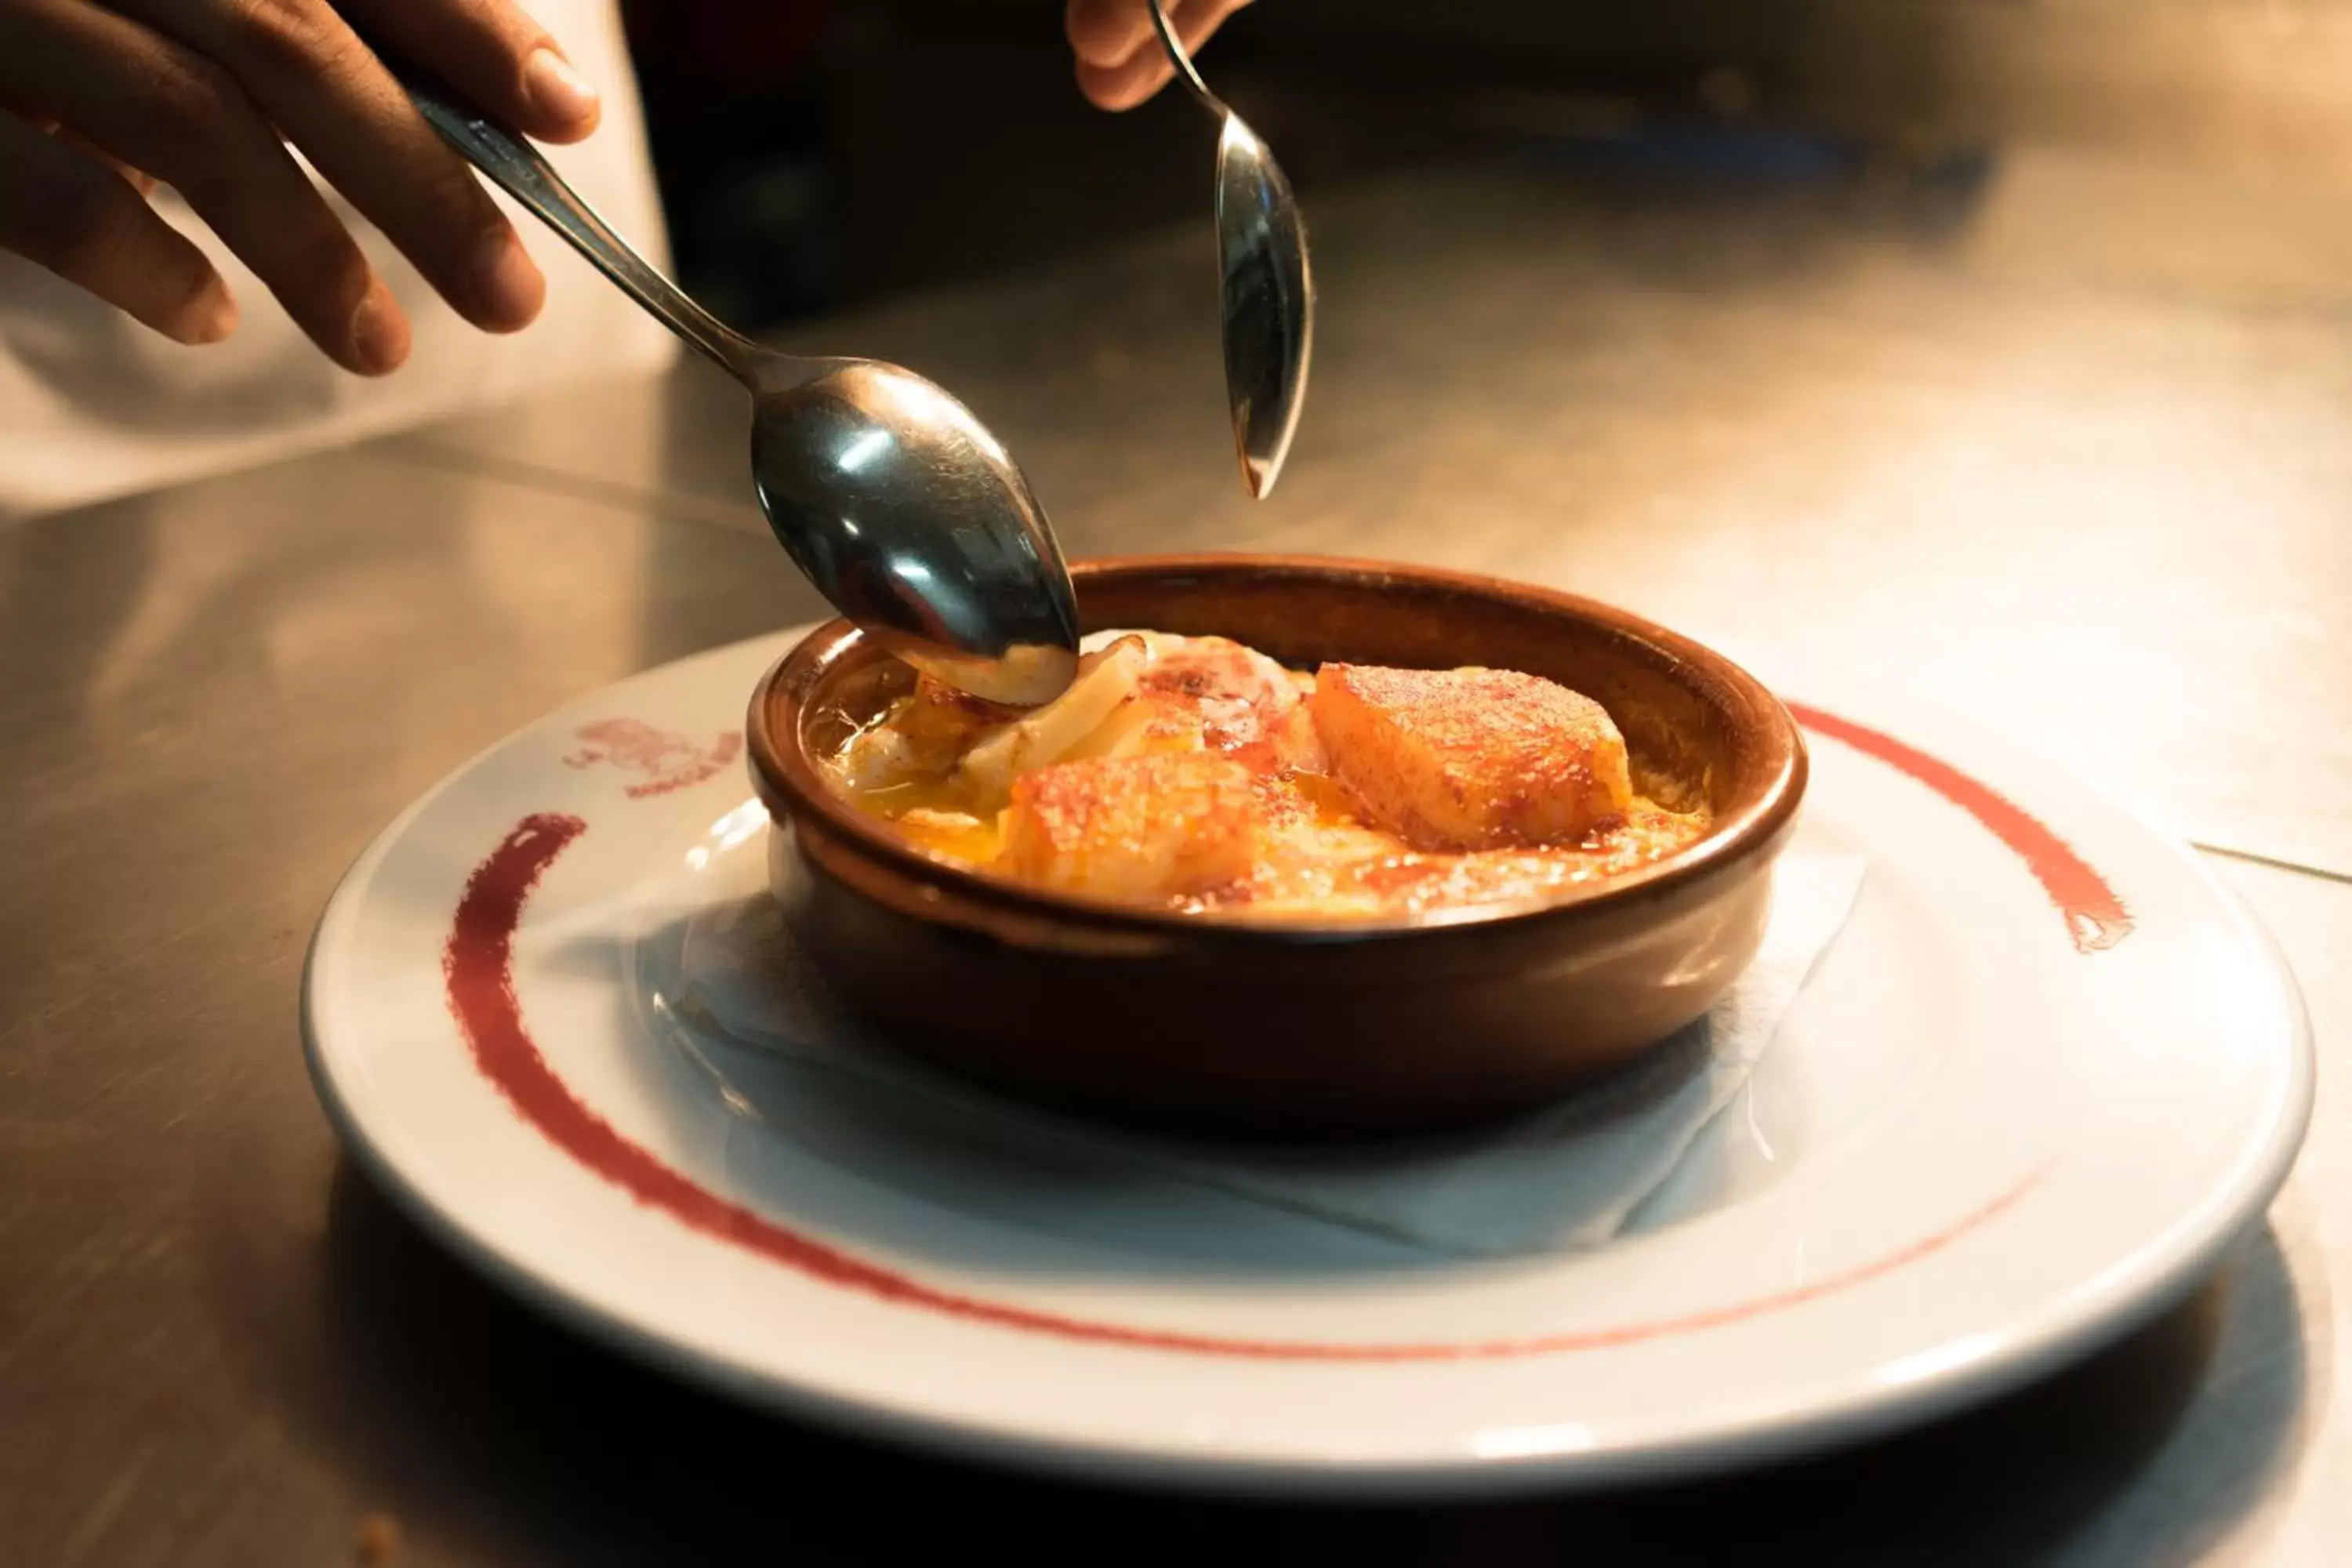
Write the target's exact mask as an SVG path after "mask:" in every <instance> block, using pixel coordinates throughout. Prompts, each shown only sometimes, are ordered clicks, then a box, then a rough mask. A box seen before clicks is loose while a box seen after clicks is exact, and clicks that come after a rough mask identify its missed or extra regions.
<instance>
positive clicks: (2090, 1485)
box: [286, 1162, 2306, 1564]
mask: <svg viewBox="0 0 2352 1568" xmlns="http://www.w3.org/2000/svg"><path fill="white" fill-rule="evenodd" d="M323 1257H324V1267H325V1269H326V1276H327V1277H326V1279H325V1281H324V1286H325V1289H324V1295H323V1300H322V1301H321V1308H322V1310H323V1312H324V1315H325V1318H326V1325H325V1326H326V1330H327V1333H328V1354H327V1365H326V1368H325V1369H324V1371H325V1372H326V1373H327V1375H326V1376H325V1377H324V1378H322V1379H306V1380H303V1382H302V1384H301V1386H300V1387H299V1388H294V1389H289V1390H287V1391H286V1393H287V1394H288V1396H289V1402H290V1404H291V1405H292V1406H293V1414H295V1415H298V1416H308V1417H309V1418H310V1423H311V1425H313V1426H314V1427H315V1428H316V1436H318V1437H320V1439H321V1440H328V1441H331V1443H332V1444H333V1445H336V1446H341V1445H351V1446H354V1447H356V1448H357V1450H358V1451H357V1452H356V1453H355V1454H354V1455H352V1460H353V1462H354V1463H355V1466H356V1468H359V1469H361V1470H362V1472H363V1473H365V1474H367V1475H368V1476H369V1477H370V1478H371V1480H372V1482H374V1483H377V1484H378V1485H379V1486H380V1488H381V1492H382V1495H383V1496H384V1498H385V1502H386V1506H387V1507H391V1508H393V1509H394V1511H395V1512H397V1513H400V1514H402V1515H403V1522H404V1525H405V1527H406V1529H407V1532H408V1534H409V1536H410V1538H411V1539H412V1540H414V1541H415V1542H417V1544H418V1545H419V1547H421V1548H424V1549H425V1550H426V1551H427V1552H446V1553H447V1554H449V1555H451V1556H453V1557H455V1556H460V1555H467V1554H476V1553H478V1554H479V1555H480V1556H482V1557H483V1558H484V1559H486V1560H488V1559H496V1560H499V1561H509V1560H510V1561H518V1562H561V1563H578V1564H600V1563H652V1562H660V1563H672V1562H680V1563H683V1562H707V1561H716V1560H719V1559H721V1558H727V1559H730V1560H731V1559H733V1558H734V1557H736V1556H739V1555H742V1554H746V1553H749V1552H758V1553H760V1554H761V1555H762V1556H769V1555H773V1556H787V1555H789V1556H794V1557H799V1558H801V1559H803V1560H826V1559H827V1558H829V1557H831V1556H833V1555H835V1554H836V1553H843V1552H847V1551H849V1550H852V1549H854V1550H856V1552H857V1553H858V1555H859V1556H860V1557H861V1558H865V1559H867V1560H871V1561H879V1562H897V1561H911V1560H915V1559H914V1556H913V1554H914V1553H917V1552H923V1553H926V1554H928V1553H930V1552H954V1553H955V1554H957V1555H958V1556H959V1557H968V1556H970V1555H971V1553H972V1552H973V1550H974V1548H975V1547H976V1546H978V1545H980V1544H982V1543H992V1542H1003V1543H1006V1544H1016V1543H1017V1545H1018V1546H1019V1548H1020V1550H1021V1552H1022V1553H1023V1555H1024V1558H1027V1559H1030V1560H1037V1559H1043V1560H1045V1561H1055V1560H1062V1559H1072V1560H1086V1561H1099V1560H1100V1557H1101V1555H1102V1553H1103V1551H1104V1548H1105V1543H1107V1542H1122V1543H1123V1542H1138V1541H1143V1540H1150V1541H1151V1542H1153V1543H1154V1544H1155V1545H1157V1546H1159V1547H1160V1548H1162V1549H1163V1550H1164V1551H1165V1552H1169V1553H1177V1552H1193V1551H1198V1552H1208V1551H1231V1550H1233V1548H1234V1546H1235V1545H1236V1544H1237V1543H1243V1542H1246V1543H1247V1544H1248V1546H1249V1547H1250V1548H1251V1549H1252V1554H1253V1555H1255V1556H1265V1557H1268V1558H1271V1557H1273V1556H1275V1555H1276V1554H1281V1553H1287V1552H1307V1553H1310V1554H1311V1560H1321V1561H1329V1560H1333V1559H1335V1558H1339V1557H1340V1556H1341V1555H1342V1554H1344V1556H1345V1558H1346V1559H1347V1560H1349V1561H1351V1562H1362V1563H1449V1564H1461V1563H1474V1564H1486V1563H1538V1562H1554V1561H1564V1560H1568V1559H1570V1558H1574V1559H1575V1560H1578V1561H1588V1562H1611V1561H1619V1560H1626V1561H1633V1560H1640V1561H1652V1562H1680V1561H1690V1560H1700V1561H1731V1560H1738V1561H1755V1562H1780V1561H1791V1562H1807V1563H1838V1562H1846V1561H1878V1560H1882V1559H1885V1558H1887V1557H1900V1558H1901V1560H1903V1561H1905V1562H1906V1563H1983V1562H2000V1563H2017V1562H2030V1561H2033V1560H2036V1559H2041V1558H2045V1557H2047V1556H2050V1555H2052V1554H2053V1553H2054V1552H2055V1551H2056V1550H2057V1549H2058V1548H2060V1547H2062V1546H2065V1545H2069V1544H2075V1545H2087V1544H2091V1543H2092V1539H2093V1538H2098V1539H2097V1544H2099V1545H2100V1546H2102V1547H2104V1548H2105V1549H2106V1552H2103V1553H2102V1554H2103V1555H2105V1554H2108V1553H2112V1554H2113V1555H2114V1556H2116V1557H2117V1558H2119V1559H2121V1560H2129V1561H2143V1560H2147V1559H2148V1558H2149V1557H2151V1556H2158V1557H2162V1558H2164V1559H2166V1560H2174V1559H2181V1560H2185V1559H2188V1558H2190V1557H2193V1556H2195V1555H2197V1554H2198V1552H2200V1548H2201V1547H2203V1546H2205V1545H2208V1544H2210V1542H2212V1541H2213V1540H2216V1539H2219V1538H2220V1537H2221V1536H2222V1535H2223V1534H2225V1533H2227V1532H2229V1531H2231V1530H2232V1529H2234V1528H2236V1527H2238V1526H2240V1525H2241V1524H2242V1522H2243V1521H2245V1520H2246V1519H2247V1518H2248V1517H2250V1516H2251V1515H2252V1512H2253V1511H2254V1510H2255V1507H2256V1505H2257V1503H2258V1502H2259V1501H2260V1500H2262V1498H2263V1496H2264V1494H2265V1493H2266V1492H2267V1491H2268V1490H2269V1489H2271V1488H2272V1487H2273V1485H2274V1484H2275V1483H2276V1480H2277V1479H2278V1477H2279V1476H2280V1475H2281V1474H2282V1472H2283V1471H2284V1468H2286V1466H2287V1464H2288V1462H2289V1461H2290V1460H2291V1458H2292V1456H2293V1454H2294V1449H2295V1447H2296V1445H2297V1441H2298V1438H2299V1435H2300V1431H2301V1427H2302V1425H2303V1422H2304V1419H2305V1410H2304V1406H2303V1389H2304V1387H2305V1376H2306V1368H2305V1363H2304V1356H2305V1352H2304V1341H2303V1336H2302V1327H2301V1317H2302V1312H2303V1310H2304V1307H2303V1305H2302V1304H2301V1303H2299V1302H2298V1300H2297V1297H2296V1292H2295V1281H2294V1279H2293V1278H2292V1277H2291V1276H2290V1275H2289V1273H2288V1271H2287V1268H2286V1264H2285V1260H2284V1256H2283V1255H2282V1253H2281V1251H2280V1249H2279V1247H2278V1244H2277V1242H2276V1239H2275V1237H2273V1234H2272V1233H2271V1232H2270V1231H2269V1230H2268V1229H2264V1230H2263V1231H2260V1232H2258V1233H2256V1234H2254V1235H2253V1236H2252V1237H2249V1238H2248V1239H2247V1240H2246V1241H2245V1242H2244V1243H2242V1245H2241V1246H2240V1247H2239V1248H2238V1249H2237V1250H2236V1252H2235V1253H2234V1254H2233V1255H2232V1258H2231V1263H2230V1265H2229V1266H2228V1267H2227V1268H2225V1269H2224V1270H2223V1271H2222V1272H2221V1274H2220V1275H2219V1276H2217V1277H2216V1278H2215V1279H2212V1280H2210V1281H2209V1282H2207V1283H2206V1284H2205V1285H2204V1286H2202V1287H2201V1288H2200V1289H2198V1291H2197V1292H2196V1293H2195V1294H2194V1295H2192V1296H2191V1297H2190V1298H2189V1300H2186V1301H2185V1302H2183V1303H2181V1304H2180V1305H2179V1306H2177V1307H2175V1308H2173V1309H2172V1310H2169V1311H2168V1312H2166V1313H2165V1314H2164V1315H2163V1316H2161V1317H2160V1318H2158V1320H2156V1321H2154V1322H2152V1323H2151V1324H2149V1325H2148V1326H2147V1327H2145V1328H2143V1329H2141V1330H2139V1331H2136V1332H2134V1333H2132V1334H2130V1335H2129V1336H2128V1337H2126V1339H2124V1340H2123V1341H2122V1342H2118V1343H2117V1344H2116V1345H2114V1346H2113V1347H2111V1348H2109V1349H2107V1350H2105V1351H2103V1352H2099V1353H2097V1354H2096V1355H2095V1356H2093V1357H2091V1358H2090V1359H2089V1360H2087V1361H2085V1362H2084V1363H2080V1364H2078V1365H2076V1366H2074V1368H2072V1369H2069V1370H2067V1371H2064V1372H2062V1373H2058V1374H2057V1375H2055V1376H2053V1377H2051V1378H2049V1379H2047V1380H2045V1381H2044V1382H2042V1383H2041V1384H2036V1385H2034V1386H2032V1387H2031V1388H2029V1389H2027V1390H2025V1391H2023V1392H2021V1393H2019V1394H2013V1395H2011V1396H2008V1397H2006V1398H2003V1399H2000V1400H1998V1401H1996V1402H1995V1403H1993V1404H1991V1405H1987V1406H1985V1407H1982V1408H1980V1409H1979V1410H1977V1411H1974V1412H1972V1413H1969V1414H1966V1415H1960V1416H1958V1417H1956V1418H1953V1419H1951V1420H1948V1421H1946V1422H1943V1423H1941V1424H1939V1425H1937V1426H1932V1427H1929V1428H1927V1429H1926V1430H1924V1431H1921V1432H1919V1433H1916V1434H1914V1435H1911V1436H1904V1437H1899V1438H1895V1439H1891V1440H1885V1441H1882V1442H1879V1443H1877V1444H1874V1445H1873V1446H1871V1447H1866V1448H1863V1449H1859V1450H1851V1451H1847V1452H1844V1453H1841V1454H1835V1455H1832V1456H1829V1457H1826V1458H1814V1459H1808V1460H1803V1461H1799V1462H1793V1463H1790V1464H1786V1465H1781V1466H1777V1467H1772V1468H1763V1469H1759V1470H1752V1471H1749V1472H1747V1473H1744V1474H1741V1475H1738V1476H1733V1477H1729V1478H1726V1479H1719V1480H1715V1481H1707V1482H1697V1483H1686V1484H1678V1485H1674V1486H1669V1487H1656V1488H1643V1489H1630V1490H1624V1491H1619V1492H1613V1493H1607V1494H1601V1495H1595V1496H1590V1497H1582V1498H1574V1497H1570V1498H1559V1499H1546V1500H1521V1501H1517V1502H1511V1503H1507V1504H1496V1505H1486V1506H1475V1507H1425V1506H1416V1507H1388V1506H1379V1507H1333V1506H1324V1505H1316V1506H1307V1505H1286V1504H1277V1503H1265V1502H1247V1503H1244V1502H1231V1501H1223V1500H1194V1499H1187V1498H1174V1497H1162V1496H1156V1495H1150V1494H1141V1493H1134V1492H1128V1491H1120V1490H1114V1489H1103V1488H1095V1487H1084V1486H1076V1485H1067V1484H1062V1483H1057V1482H1052V1481H1046V1480H1040V1479H1033V1478H1030V1477H1026V1476H1022V1475H1015V1474H1011V1473H1006V1472H1000V1471H996V1470H992V1469H989V1468H982V1467H978V1466H971V1465H966V1464H961V1463H956V1462H950V1461H947V1460H942V1459H934V1458H925V1457H920V1456H917V1455H913V1454H909V1453H904V1452H900V1451H898V1450H895V1449H890V1448H885V1447H877V1446H874V1445H871V1444H868V1443H865V1442H862V1441H858V1440H856V1439H851V1438H846V1437H840V1436H832V1435H830V1434H827V1433H824V1432H821V1431H819V1430H817V1429H815V1428H814V1427H811V1426H806V1425H804V1424H802V1423H800V1422H797V1421H793V1420H790V1419H785V1418H782V1417H775V1416H770V1415H763V1414H761V1413H759V1412H757V1411H755V1410H752V1409H751V1408H749V1407H747V1406H744V1405H739V1404H737V1403H734V1402H732V1401H730V1400H727V1399H724V1398H720V1397H719V1396H716V1395H712V1394H705V1393H703V1392H701V1391H700V1390H698V1389H696V1388H693V1387H690V1386H688V1385H687V1384H682V1383H678V1382H676V1381H673V1380H672V1379H670V1378H668V1377H667V1376H665V1375H663V1374H660V1373H656V1372H653V1371H651V1370H649V1369H646V1368H645V1367H642V1366H640V1365H638V1364H636V1363H634V1362H632V1361H629V1360H626V1359H624V1358H622V1357H619V1356H615V1355H613V1354H610V1353H608V1352H604V1350H602V1349H600V1348H599V1347H597V1346H596V1345H593V1344H592V1343H590V1342H587V1341H586V1340H584V1339H583V1338H581V1337H580V1336H578V1335H577V1334H575V1333H573V1332H572V1331H569V1330H567V1329H564V1328H562V1327H559V1326H557V1325H555V1324H554V1323H553V1322H551V1321H550V1320H548V1319H547V1318H545V1317H543V1316H541V1314H539V1313H538V1312H536V1311H535V1310H530V1309H527V1308H526V1307H524V1306H523V1305H521V1304H520V1303H518V1302H517V1301H515V1300H511V1299H509V1297H507V1296H505V1295H503V1294H502V1293H500V1292H499V1290H497V1289H494V1288H493V1287H491V1286H490V1285H489V1284H488V1283H487V1282H486V1281H484V1280H483V1279H480V1278H479V1277H478V1276H477V1275H475V1274H474V1273H473V1272H472V1271H471V1270H470V1269H468V1268H466V1267H464V1266H463V1265H461V1264H460V1263H459V1262H457V1260H456V1259H455V1258H453V1257H451V1256H450V1255H449V1254H448V1253H446V1252H445V1251H444V1250H443V1249H442V1248H441V1247H439V1246H437V1245H436V1244H435V1243H433V1242H432V1241H430V1240H429V1239H428V1238H426V1237H425V1236H424V1235H423V1233H422V1232H420V1231H419V1230H418V1229H417V1228H416V1227H415V1226H414V1225H413V1224H412V1223H411V1222H410V1221H409V1220H408V1219H407V1218H406V1217H405V1216H404V1215H402V1214H400V1213H398V1212H397V1211H396V1210H395V1209H394V1207H393V1206H392V1205H390V1204H389V1203H388V1202H387V1201H386V1200H385V1199H384V1198H383V1196H382V1195H381V1194H379V1193H378V1192H377V1191H376V1189H375V1188H374V1187H373V1185H372V1184H370V1183H369V1182H368V1181H367V1180H366V1179H365V1178H364V1177H362V1175H361V1174H360V1173H358V1172H357V1171H356V1170H355V1169H354V1168H353V1167H352V1166H351V1165H350V1164H349V1163H348V1162H344V1163H342V1164H341V1166H340V1168H339V1170H338V1172H337V1175H336V1178H335V1181H334V1184H333V1187H332V1190H331V1199H330V1207H329V1213H328V1219H327V1230H326V1237H325V1247H324V1254H323ZM778 1331H779V1332H789V1331H791V1326H790V1325H788V1324H779V1325H778ZM2180 1464H2193V1467H2194V1482H2195V1485H2194V1491H2193V1496H2189V1495H2188V1493H2187V1489H2184V1488H2182V1487H2181V1486H2179V1483H2178V1480H2177V1479H2173V1477H2172V1474H2171V1472H2172V1471H2173V1470H2174V1469H2175V1468H2177V1467H2178V1466H2179V1465H2180ZM2184 1515H2189V1516H2191V1517H2186V1518H2184V1517H2183V1516H2184ZM2117 1536H2121V1537H2122V1539H2116V1538H2115V1537H2117ZM1120 1551H1121V1552H1124V1548H1123V1547H1121V1548H1120Z"/></svg>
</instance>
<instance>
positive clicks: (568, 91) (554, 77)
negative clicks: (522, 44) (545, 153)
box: [522, 47, 597, 125]
mask: <svg viewBox="0 0 2352 1568" xmlns="http://www.w3.org/2000/svg"><path fill="white" fill-rule="evenodd" d="M522 87H523V92H524V93H525V95H527V96H528V97H529V98H530V103H531V107H532V108H534V109H536V110H539V111H540V112H541V114H544V115H546V116H548V117H549V118H550V119H552V120H559V121H562V122H563V123H565V124H567V125H577V124H580V123H581V122H583V121H590V120H593V119H595V118H596V110H597V99H596V89H594V88H593V87H591V86H590V85H589V84H588V79H587V78H586V77H584V76H582V75H581V74H580V73H579V72H578V71H576V70H574V69H572V62H571V61H570V60H567V59H565V58H563V57H562V55H559V54H557V53H556V52H555V51H554V50H553V49H551V48H547V47H540V48H536V49H533V50H532V51H531V52H530V58H529V59H528V60H525V61H524V62H523V68H522Z"/></svg>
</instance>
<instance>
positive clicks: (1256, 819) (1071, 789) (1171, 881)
mask: <svg viewBox="0 0 2352 1568" xmlns="http://www.w3.org/2000/svg"><path fill="white" fill-rule="evenodd" d="M1260 796H1261V786H1260V782H1259V780H1258V778H1257V775H1255V774H1254V773H1251V771H1250V770H1249V769H1248V768H1246V767H1244V765H1243V764H1241V763H1236V762H1234V761H1232V760H1231V759H1230V758H1226V757H1221V756H1218V755H1217V754H1216V753H1214V752H1162V753H1157V754H1151V755H1145V756H1134V757H1097V758H1092V759H1089V760H1087V761H1085V762H1076V763H1058V764H1056V765H1055V766H1053V767H1049V768H1043V769H1040V770H1039V771H1037V772H1036V773H1028V774H1025V775H1024V776H1023V777H1021V778H1020V779H1018V780H1015V781H1014V783H1013V804H1012V805H1011V806H1010V807H1009V808H1008V809H1007V810H1006V812H1005V814H1004V851H1003V857H1002V858H1001V859H1000V860H999V861H998V865H999V866H1000V868H1003V870H1005V871H1007V872H1009V873H1010V874H1012V875H1013V876H1015V877H1019V878H1021V879H1023V880H1024V881H1029V882H1034V883H1037V884H1039V885H1040V886H1043V887H1046V888H1051V889H1055V890H1056V891H1059V892H1065V893H1080V894H1085V895H1088V896H1091V897H1094V898H1099V899H1118V900H1125V901H1128V902H1138V901H1154V900H1174V899H1184V898H1191V897H1195V896H1197V895H1200V894H1203V893H1208V892H1213V891H1214V890H1216V889H1221V888H1226V887H1230V886H1232V885H1234V884H1235V883H1238V882H1240V881H1242V880H1244V879H1246V878H1247V877H1248V876H1249V874H1250V870H1251V868H1252V867H1253V866H1255V864H1256V861H1257V858H1258V852H1259V847H1260V845H1261V843H1262V842H1263V839H1264V837H1265V809H1264V806H1263V804H1262V802H1261V798H1260Z"/></svg>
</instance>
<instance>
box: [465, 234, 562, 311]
mask: <svg viewBox="0 0 2352 1568" xmlns="http://www.w3.org/2000/svg"><path fill="white" fill-rule="evenodd" d="M546 300H547V279H545V278H543V277H541V275H540V270H539V268H537V267H536V266H534V265H533V264H532V262H531V259H530V255H529V254H528V253H527V252H526V251H524V249H523V247H522V241H520V240H519V239H517V238H516V237H514V234H513V231H512V230H509V229H504V228H499V229H493V230H491V231H490V232H489V233H488V234H486V235H484V236H483V237H482V238H481V240H480V242H479V248H478V249H477V250H476V251H475V253H474V303H475V307H476V310H477V311H478V315H479V317H480V321H481V324H482V325H483V326H485V327H487V328H488V329H489V330H490V331H494V332H511V331H516V330H517V329H519V328H521V327H527V326H529V325H530V323H531V321H532V320H533V319H534V318H535V317H537V316H538V314H539V308H540V306H541V305H542V304H544V303H546Z"/></svg>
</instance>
